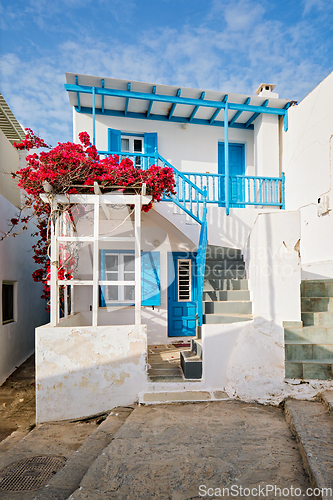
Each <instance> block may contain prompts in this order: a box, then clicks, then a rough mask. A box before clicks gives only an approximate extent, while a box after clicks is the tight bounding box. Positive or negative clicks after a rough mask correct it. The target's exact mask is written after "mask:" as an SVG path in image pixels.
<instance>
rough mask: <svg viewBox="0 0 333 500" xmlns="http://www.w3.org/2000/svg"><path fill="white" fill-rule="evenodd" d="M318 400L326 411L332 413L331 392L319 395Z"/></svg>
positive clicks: (332, 398)
mask: <svg viewBox="0 0 333 500" xmlns="http://www.w3.org/2000/svg"><path fill="white" fill-rule="evenodd" d="M320 398H321V400H322V402H323V403H324V405H325V406H326V408H327V409H328V411H330V412H333V390H329V389H328V390H326V391H323V392H321V393H320Z"/></svg>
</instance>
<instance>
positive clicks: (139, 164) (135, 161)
mask: <svg viewBox="0 0 333 500" xmlns="http://www.w3.org/2000/svg"><path fill="white" fill-rule="evenodd" d="M123 139H127V140H128V141H129V149H128V150H126V151H125V150H123V147H122V140H123ZM135 140H140V141H141V151H134V141H135ZM144 149H145V144H144V137H143V136H140V135H134V134H129V135H127V134H126V133H124V134H123V133H121V136H120V150H121V152H122V153H123V152H124V153H125V152H126V153H140V154H143V153H144ZM131 158H133V164H134V165H135V167H136V168H142V164H143V158H142V156H138V157H133V156H132V157H131Z"/></svg>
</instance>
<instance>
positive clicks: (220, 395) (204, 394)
mask: <svg viewBox="0 0 333 500" xmlns="http://www.w3.org/2000/svg"><path fill="white" fill-rule="evenodd" d="M224 399H229V396H228V394H227V393H226V392H223V391H213V392H212V393H210V392H208V391H198V390H191V391H188V390H183V391H167V392H166V391H163V392H162V391H161V392H156V391H154V392H146V393H144V394H143V395H142V396H141V397H140V399H139V402H140V403H143V404H148V405H149V404H164V403H186V402H189V401H191V402H197V401H198V402H199V401H211V400H213V401H219V400H220V401H221V400H224Z"/></svg>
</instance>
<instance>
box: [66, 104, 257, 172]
mask: <svg viewBox="0 0 333 500" xmlns="http://www.w3.org/2000/svg"><path fill="white" fill-rule="evenodd" d="M108 128H115V129H118V130H121V131H122V132H131V133H141V134H142V133H145V132H157V133H158V151H159V153H160V154H161V155H162V156H163V157H164V158H165V159H166V160H168V161H170V163H171V164H172V165H173V166H174V167H176V168H177V169H178V170H182V171H186V172H203V173H205V172H210V173H217V172H218V166H217V162H218V142H224V128H223V127H208V126H204V125H193V124H188V126H187V128H186V129H183V128H182V124H181V123H168V122H160V121H150V120H140V119H135V118H126V117H124V118H122V117H111V116H101V115H96V147H97V149H98V150H101V151H105V150H107V149H108ZM82 131H87V132H88V133H89V134H90V136H91V137H92V115H84V114H80V113H77V112H76V111H74V140H75V141H77V140H78V134H79V133H80V132H82ZM229 142H235V143H243V144H245V166H246V172H245V173H246V175H255V173H254V146H253V130H242V129H234V128H230V129H229Z"/></svg>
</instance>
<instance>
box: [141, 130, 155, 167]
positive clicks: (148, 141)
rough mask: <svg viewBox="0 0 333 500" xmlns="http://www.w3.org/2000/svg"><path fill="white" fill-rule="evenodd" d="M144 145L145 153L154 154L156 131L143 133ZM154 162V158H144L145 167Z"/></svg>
mask: <svg viewBox="0 0 333 500" xmlns="http://www.w3.org/2000/svg"><path fill="white" fill-rule="evenodd" d="M144 146H145V153H146V154H149V155H152V156H154V155H155V148H156V149H157V132H150V133H147V134H145V135H144ZM147 160H148V161H147ZM154 163H155V160H154V159H153V158H146V159H145V169H146V168H148V167H150V166H151V165H154Z"/></svg>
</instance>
